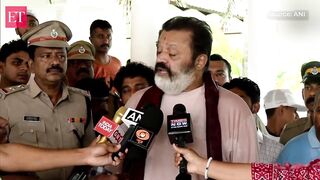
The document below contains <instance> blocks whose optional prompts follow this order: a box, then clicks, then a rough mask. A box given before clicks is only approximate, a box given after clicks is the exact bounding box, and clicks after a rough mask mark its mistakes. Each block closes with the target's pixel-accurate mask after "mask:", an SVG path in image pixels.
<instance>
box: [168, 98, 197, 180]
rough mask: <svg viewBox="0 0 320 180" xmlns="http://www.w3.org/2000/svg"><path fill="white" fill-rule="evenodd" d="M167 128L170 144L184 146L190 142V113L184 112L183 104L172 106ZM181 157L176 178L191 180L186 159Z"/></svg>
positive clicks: (178, 179) (191, 139)
mask: <svg viewBox="0 0 320 180" xmlns="http://www.w3.org/2000/svg"><path fill="white" fill-rule="evenodd" d="M167 121H168V122H167V130H168V136H169V140H170V143H171V144H177V146H179V147H186V143H192V142H193V138H192V131H191V127H192V125H191V118H190V114H189V113H186V108H185V106H184V105H183V104H176V105H175V106H174V107H173V113H172V115H168V116H167ZM181 157H182V160H181V161H180V165H179V174H178V176H177V177H176V180H180V179H181V180H188V179H190V180H191V175H190V174H188V169H187V163H188V162H187V161H186V159H185V158H184V157H183V156H181Z"/></svg>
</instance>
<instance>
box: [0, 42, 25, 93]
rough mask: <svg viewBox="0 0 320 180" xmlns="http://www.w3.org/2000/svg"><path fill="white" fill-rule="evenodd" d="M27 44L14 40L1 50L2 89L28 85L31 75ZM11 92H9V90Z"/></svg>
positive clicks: (0, 85) (0, 82)
mask: <svg viewBox="0 0 320 180" xmlns="http://www.w3.org/2000/svg"><path fill="white" fill-rule="evenodd" d="M30 61H31V59H30V57H29V54H28V47H27V42H25V41H23V40H21V39H20V40H12V41H10V42H9V43H6V44H4V45H3V46H2V47H1V49H0V74H1V79H0V88H4V89H3V90H4V91H7V90H6V89H5V88H8V87H10V86H16V85H20V84H27V83H28V81H29V78H30V75H31V69H30ZM8 91H9V90H8Z"/></svg>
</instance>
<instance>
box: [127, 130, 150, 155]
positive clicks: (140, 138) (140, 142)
mask: <svg viewBox="0 0 320 180" xmlns="http://www.w3.org/2000/svg"><path fill="white" fill-rule="evenodd" d="M153 136H154V133H153V132H151V131H149V130H147V129H145V128H143V127H140V126H136V128H135V131H134V133H133V134H132V136H131V138H130V140H129V141H130V142H131V143H133V144H134V145H136V146H139V147H141V148H142V149H145V150H148V148H149V146H150V143H151V142H152V139H153Z"/></svg>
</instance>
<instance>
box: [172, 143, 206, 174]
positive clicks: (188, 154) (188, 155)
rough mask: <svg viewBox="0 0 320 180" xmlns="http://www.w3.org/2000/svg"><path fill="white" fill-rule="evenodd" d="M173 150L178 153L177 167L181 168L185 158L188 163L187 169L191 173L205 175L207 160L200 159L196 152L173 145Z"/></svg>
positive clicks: (176, 156) (176, 155)
mask: <svg viewBox="0 0 320 180" xmlns="http://www.w3.org/2000/svg"><path fill="white" fill-rule="evenodd" d="M173 148H174V150H175V151H176V154H175V165H176V166H179V163H180V161H181V160H182V157H181V156H182V155H183V157H184V158H185V159H186V160H187V161H188V165H187V169H188V172H189V173H197V174H203V173H204V169H205V168H206V163H207V160H206V159H204V158H202V157H200V156H199V155H198V154H197V153H196V152H195V151H194V150H192V149H188V148H179V147H177V146H176V145H175V144H173Z"/></svg>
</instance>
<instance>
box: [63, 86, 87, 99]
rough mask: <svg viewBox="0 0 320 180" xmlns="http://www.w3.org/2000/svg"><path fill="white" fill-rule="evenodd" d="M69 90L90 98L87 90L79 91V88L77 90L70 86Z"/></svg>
mask: <svg viewBox="0 0 320 180" xmlns="http://www.w3.org/2000/svg"><path fill="white" fill-rule="evenodd" d="M68 89H69V90H70V91H73V92H76V93H79V94H82V95H84V96H87V97H90V93H89V91H86V90H83V89H79V88H75V87H70V86H68Z"/></svg>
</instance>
